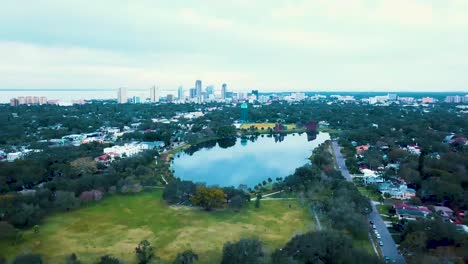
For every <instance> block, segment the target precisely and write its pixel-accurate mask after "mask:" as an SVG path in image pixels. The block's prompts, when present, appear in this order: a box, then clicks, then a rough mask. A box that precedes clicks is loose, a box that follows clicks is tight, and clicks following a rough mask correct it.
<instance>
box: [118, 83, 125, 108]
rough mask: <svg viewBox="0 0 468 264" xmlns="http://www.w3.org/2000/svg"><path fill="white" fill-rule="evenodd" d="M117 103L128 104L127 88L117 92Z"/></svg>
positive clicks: (121, 88)
mask: <svg viewBox="0 0 468 264" xmlns="http://www.w3.org/2000/svg"><path fill="white" fill-rule="evenodd" d="M117 102H118V103H119V104H125V103H127V88H125V87H120V88H119V91H118V92H117Z"/></svg>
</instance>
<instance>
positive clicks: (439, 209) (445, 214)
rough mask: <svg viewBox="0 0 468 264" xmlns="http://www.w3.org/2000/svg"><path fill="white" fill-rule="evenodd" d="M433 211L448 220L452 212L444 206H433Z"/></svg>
mask: <svg viewBox="0 0 468 264" xmlns="http://www.w3.org/2000/svg"><path fill="white" fill-rule="evenodd" d="M434 210H435V211H436V212H438V213H440V214H441V215H442V217H444V218H446V219H449V218H451V217H452V216H453V210H452V209H450V208H448V207H446V206H434Z"/></svg>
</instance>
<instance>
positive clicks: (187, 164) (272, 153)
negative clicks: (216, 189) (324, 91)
mask: <svg viewBox="0 0 468 264" xmlns="http://www.w3.org/2000/svg"><path fill="white" fill-rule="evenodd" d="M308 139H309V140H308ZM311 139H313V137H312V138H311V136H310V135H309V136H308V135H307V134H306V133H302V134H301V135H299V134H295V135H286V136H270V137H269V136H267V135H264V136H263V137H262V136H259V137H256V138H254V137H252V138H247V139H240V138H237V139H227V140H219V141H209V142H205V143H203V144H201V145H198V146H196V147H192V148H190V149H188V150H187V151H186V152H184V153H180V154H178V155H177V156H176V157H175V159H174V162H173V164H172V168H173V169H174V171H175V173H174V174H175V176H176V177H179V178H181V179H183V180H191V181H194V182H202V183H206V184H207V185H219V186H235V187H237V186H239V185H240V184H245V185H247V186H249V187H253V186H255V185H256V184H258V183H260V182H262V181H264V180H266V179H268V178H271V179H273V180H274V179H276V178H277V177H283V178H284V177H285V176H288V175H289V174H291V173H293V172H294V170H295V169H296V168H298V167H300V166H302V165H304V164H306V163H307V162H308V158H309V157H310V155H311V154H312V151H313V150H314V149H315V148H316V147H317V146H318V145H320V144H321V143H323V142H325V141H326V140H328V139H330V135H329V134H328V133H319V134H318V135H317V137H316V138H315V139H313V140H311Z"/></svg>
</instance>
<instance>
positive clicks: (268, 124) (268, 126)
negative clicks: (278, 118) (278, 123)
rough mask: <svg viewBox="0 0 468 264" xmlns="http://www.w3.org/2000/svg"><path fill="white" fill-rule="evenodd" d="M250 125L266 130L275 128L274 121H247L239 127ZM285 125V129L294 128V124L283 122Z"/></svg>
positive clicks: (245, 127)
mask: <svg viewBox="0 0 468 264" xmlns="http://www.w3.org/2000/svg"><path fill="white" fill-rule="evenodd" d="M251 126H254V127H256V128H257V129H258V130H262V128H263V130H267V129H268V128H271V129H273V128H275V123H248V124H242V125H241V126H240V128H241V129H249V128H250V127H251ZM285 126H286V127H287V130H294V129H296V125H295V124H285Z"/></svg>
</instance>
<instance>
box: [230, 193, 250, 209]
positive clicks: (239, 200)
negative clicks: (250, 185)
mask: <svg viewBox="0 0 468 264" xmlns="http://www.w3.org/2000/svg"><path fill="white" fill-rule="evenodd" d="M247 199H249V198H247ZM247 199H246V198H245V197H242V196H240V195H236V196H234V197H232V199H231V200H230V202H229V207H231V208H233V209H234V210H236V211H239V210H240V209H242V208H243V207H245V205H246V204H247V203H248V200H247Z"/></svg>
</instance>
